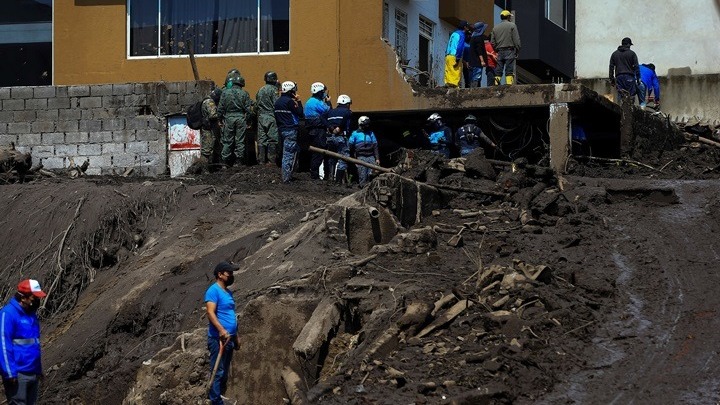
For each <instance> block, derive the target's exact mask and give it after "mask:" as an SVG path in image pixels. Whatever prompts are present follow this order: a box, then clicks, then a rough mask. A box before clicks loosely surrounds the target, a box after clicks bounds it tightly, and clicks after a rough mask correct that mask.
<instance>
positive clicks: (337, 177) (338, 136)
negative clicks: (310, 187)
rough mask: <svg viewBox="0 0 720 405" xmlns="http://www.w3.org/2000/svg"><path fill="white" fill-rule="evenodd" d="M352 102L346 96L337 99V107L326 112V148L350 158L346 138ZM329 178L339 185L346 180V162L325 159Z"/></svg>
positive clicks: (348, 133)
mask: <svg viewBox="0 0 720 405" xmlns="http://www.w3.org/2000/svg"><path fill="white" fill-rule="evenodd" d="M351 104H352V100H351V99H350V96H348V95H347V94H341V95H340V96H338V98H337V107H335V108H333V109H331V110H330V111H329V112H328V118H327V121H328V138H327V148H328V150H330V151H332V152H336V153H339V154H341V155H343V156H350V155H349V149H348V136H350V120H351V118H352V111H351V110H350V105H351ZM327 162H328V165H329V170H330V171H329V173H330V178H331V179H333V180H334V181H335V182H337V183H341V182H342V181H343V180H345V178H346V173H347V162H345V161H344V160H342V159H335V158H330V157H329V158H327Z"/></svg>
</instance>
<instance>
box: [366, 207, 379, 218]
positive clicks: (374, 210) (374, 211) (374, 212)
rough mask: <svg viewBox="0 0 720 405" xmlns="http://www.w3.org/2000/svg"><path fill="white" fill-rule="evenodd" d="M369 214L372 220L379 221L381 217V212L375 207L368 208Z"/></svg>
mask: <svg viewBox="0 0 720 405" xmlns="http://www.w3.org/2000/svg"><path fill="white" fill-rule="evenodd" d="M368 212H369V213H370V218H372V219H377V218H379V217H380V211H378V209H377V208H375V207H368Z"/></svg>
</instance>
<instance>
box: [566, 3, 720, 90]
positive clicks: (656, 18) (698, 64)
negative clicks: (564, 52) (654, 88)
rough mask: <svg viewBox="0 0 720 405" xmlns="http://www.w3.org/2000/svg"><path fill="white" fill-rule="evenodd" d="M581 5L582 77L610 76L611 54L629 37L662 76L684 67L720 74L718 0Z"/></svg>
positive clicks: (579, 73)
mask: <svg viewBox="0 0 720 405" xmlns="http://www.w3.org/2000/svg"><path fill="white" fill-rule="evenodd" d="M576 7H577V8H576V21H577V25H576V34H575V39H576V41H575V43H576V45H575V47H576V51H575V66H576V67H575V69H576V75H577V77H578V78H598V77H602V78H604V77H607V76H608V64H609V61H610V55H611V54H612V52H613V51H614V50H615V49H617V47H618V46H619V45H620V41H621V40H622V38H623V37H630V38H631V39H632V41H633V44H635V45H634V46H633V47H632V50H634V51H635V53H637V55H638V59H639V61H640V63H654V64H655V66H656V69H657V73H658V75H659V76H666V75H667V72H668V69H671V68H683V67H689V68H690V69H691V72H692V74H712V73H720V2H718V1H717V0H660V1H658V0H632V1H627V0H604V1H596V0H578V1H577V2H576Z"/></svg>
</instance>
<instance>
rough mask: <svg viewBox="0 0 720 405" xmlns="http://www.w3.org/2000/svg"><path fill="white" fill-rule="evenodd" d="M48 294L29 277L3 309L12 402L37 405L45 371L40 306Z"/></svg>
mask: <svg viewBox="0 0 720 405" xmlns="http://www.w3.org/2000/svg"><path fill="white" fill-rule="evenodd" d="M45 296H46V294H45V293H44V292H43V290H42V289H41V288H40V283H38V282H37V281H36V280H32V279H27V280H23V281H21V282H20V283H19V284H18V286H17V292H16V293H15V295H14V296H13V297H12V298H10V301H9V302H8V303H7V304H6V305H5V306H4V307H3V308H2V309H1V310H0V351H1V352H2V353H0V375H2V382H3V387H4V389H5V397H6V398H7V403H8V404H28V405H33V404H35V403H36V401H37V398H38V383H39V379H40V378H41V377H42V375H43V371H42V361H41V349H40V321H39V320H38V317H37V310H38V308H40V299H42V298H44V297H45Z"/></svg>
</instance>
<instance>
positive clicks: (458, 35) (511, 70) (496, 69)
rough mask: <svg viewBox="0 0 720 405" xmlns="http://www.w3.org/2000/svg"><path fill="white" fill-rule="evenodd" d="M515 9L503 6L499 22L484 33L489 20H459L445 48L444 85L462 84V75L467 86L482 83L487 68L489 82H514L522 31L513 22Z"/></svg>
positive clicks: (496, 83)
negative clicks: (511, 11) (472, 21)
mask: <svg viewBox="0 0 720 405" xmlns="http://www.w3.org/2000/svg"><path fill="white" fill-rule="evenodd" d="M512 17H513V15H512V13H510V11H508V10H503V11H502V12H501V13H500V23H499V24H497V25H495V27H493V30H492V32H491V34H490V35H486V34H485V30H486V29H487V27H488V24H486V23H484V22H482V21H478V22H476V23H475V24H470V23H468V22H467V21H464V20H463V21H460V24H459V25H458V28H457V30H455V31H454V32H453V33H452V34H451V35H450V40H449V41H448V44H447V48H446V49H445V76H444V77H445V86H446V87H459V86H460V78H461V77H462V78H463V81H464V83H465V87H481V85H482V75H483V72H485V78H486V81H485V83H486V85H487V86H491V85H496V86H498V85H500V84H502V79H503V77H504V78H505V84H508V85H512V84H513V83H514V82H515V62H516V60H517V57H518V54H519V53H520V46H521V43H520V34H519V33H518V29H517V26H516V25H515V23H514V22H512Z"/></svg>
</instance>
